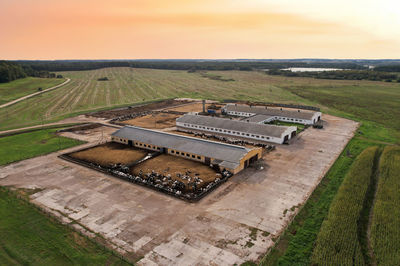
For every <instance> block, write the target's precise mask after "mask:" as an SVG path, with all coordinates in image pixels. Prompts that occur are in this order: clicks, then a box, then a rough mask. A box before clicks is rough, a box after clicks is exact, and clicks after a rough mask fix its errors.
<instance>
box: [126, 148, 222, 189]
mask: <svg viewBox="0 0 400 266" xmlns="http://www.w3.org/2000/svg"><path fill="white" fill-rule="evenodd" d="M140 170H142V171H143V173H145V174H146V173H151V171H152V170H154V171H155V172H157V173H162V174H164V175H167V174H170V175H171V178H172V179H173V180H179V181H182V182H183V183H185V184H187V183H188V180H186V179H185V180H183V179H181V178H179V177H177V176H176V174H185V173H186V172H187V171H190V172H191V174H190V176H191V177H192V178H194V177H195V174H198V175H197V177H199V178H201V179H202V180H203V181H204V182H203V183H202V184H201V185H200V186H199V187H203V186H205V185H207V184H208V183H209V182H211V181H214V180H215V178H216V174H217V172H216V171H215V170H214V169H212V168H211V167H209V166H207V165H205V164H202V163H200V162H195V161H191V160H187V159H183V158H179V157H176V156H172V155H168V154H161V155H159V156H157V157H155V158H152V159H150V160H147V161H145V162H143V163H141V164H139V165H137V166H135V167H134V168H133V169H132V173H133V174H135V175H137V174H139V172H140Z"/></svg>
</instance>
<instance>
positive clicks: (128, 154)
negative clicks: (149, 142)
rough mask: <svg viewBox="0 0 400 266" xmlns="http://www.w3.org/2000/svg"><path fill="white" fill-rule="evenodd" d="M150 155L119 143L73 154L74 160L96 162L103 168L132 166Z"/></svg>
mask: <svg viewBox="0 0 400 266" xmlns="http://www.w3.org/2000/svg"><path fill="white" fill-rule="evenodd" d="M147 154H148V152H147V151H145V150H139V149H134V148H131V147H129V146H127V145H124V144H119V143H113V142H112V143H106V144H103V145H99V146H95V147H93V148H89V149H85V150H83V151H77V152H74V153H71V154H70V156H71V157H72V158H76V159H79V160H83V161H86V162H94V163H97V164H99V165H101V166H103V167H109V166H110V165H112V164H117V163H121V164H130V163H133V162H135V161H138V160H140V159H143V158H144V157H146V155H147Z"/></svg>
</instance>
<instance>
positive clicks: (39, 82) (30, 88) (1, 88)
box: [0, 77, 64, 104]
mask: <svg viewBox="0 0 400 266" xmlns="http://www.w3.org/2000/svg"><path fill="white" fill-rule="evenodd" d="M63 82H64V79H56V78H34V77H28V78H23V79H17V80H14V81H11V82H8V83H0V104H4V103H7V102H10V101H12V100H15V99H18V98H20V97H23V96H25V95H28V94H31V93H35V92H37V91H38V88H42V89H43V90H45V89H48V88H50V87H53V86H56V85H58V84H61V83H63Z"/></svg>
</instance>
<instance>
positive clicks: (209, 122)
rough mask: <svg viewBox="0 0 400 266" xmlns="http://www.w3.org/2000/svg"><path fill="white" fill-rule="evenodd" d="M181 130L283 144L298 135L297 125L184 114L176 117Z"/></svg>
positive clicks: (178, 127) (177, 125)
mask: <svg viewBox="0 0 400 266" xmlns="http://www.w3.org/2000/svg"><path fill="white" fill-rule="evenodd" d="M176 127H177V129H178V130H180V131H186V132H204V133H209V134H214V135H225V136H228V137H231V138H236V139H244V140H246V141H248V142H255V143H263V142H272V143H277V144H283V143H285V142H287V141H289V140H290V139H291V138H293V137H294V136H295V135H296V131H297V127H295V126H289V127H287V126H276V125H267V124H258V123H250V122H245V121H239V120H231V119H226V118H218V117H210V116H202V115H190V114H187V115H184V116H182V117H179V118H177V119H176Z"/></svg>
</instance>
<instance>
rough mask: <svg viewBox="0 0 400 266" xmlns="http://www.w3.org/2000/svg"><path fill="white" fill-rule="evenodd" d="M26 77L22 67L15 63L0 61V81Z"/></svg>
mask: <svg viewBox="0 0 400 266" xmlns="http://www.w3.org/2000/svg"><path fill="white" fill-rule="evenodd" d="M24 77H26V73H25V71H24V70H23V69H22V67H21V66H20V65H18V64H15V63H9V62H5V61H0V83H4V82H9V81H12V80H15V79H19V78H24Z"/></svg>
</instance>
